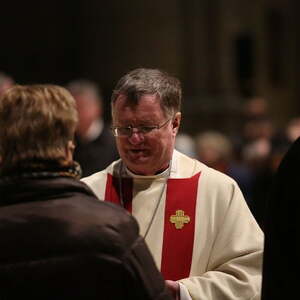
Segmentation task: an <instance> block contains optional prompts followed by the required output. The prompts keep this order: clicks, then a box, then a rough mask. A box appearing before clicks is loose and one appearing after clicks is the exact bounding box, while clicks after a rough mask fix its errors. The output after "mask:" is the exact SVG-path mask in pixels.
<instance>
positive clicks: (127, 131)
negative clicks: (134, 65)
mask: <svg viewBox="0 0 300 300" xmlns="http://www.w3.org/2000/svg"><path fill="white" fill-rule="evenodd" d="M171 119H172V118H170V119H168V120H167V121H166V122H164V123H163V124H161V125H152V126H137V127H133V126H131V125H129V126H127V127H120V126H112V127H111V130H112V132H113V135H114V136H118V137H120V136H121V137H122V136H123V137H125V136H126V137H131V136H132V134H133V130H134V129H136V132H138V133H141V134H143V135H146V134H148V133H150V132H152V131H153V130H154V129H157V130H158V129H160V128H162V127H164V126H165V125H167V124H168V123H169V122H170V121H171Z"/></svg>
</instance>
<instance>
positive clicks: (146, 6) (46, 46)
mask: <svg viewBox="0 0 300 300" xmlns="http://www.w3.org/2000/svg"><path fill="white" fill-rule="evenodd" d="M299 8H300V7H299V1H297V0H289V1H283V0H281V1H280V0H273V1H271V0H270V1H267V0H265V1H238V0H235V1H233V0H223V1H222V0H202V1H200V0H189V1H183V0H160V1H158V0H152V1H142V0H139V1H138V0H131V1H130V0H128V1H125V0H111V1H100V0H98V1H96V0H91V1H83V0H74V1H57V0H52V1H32V0H29V1H6V2H5V1H2V3H1V17H0V28H1V49H0V71H4V72H6V73H8V74H9V75H11V76H12V77H13V78H14V79H15V80H16V82H17V83H20V84H27V83H55V84H61V85H65V84H66V83H67V82H69V81H70V80H73V79H77V78H80V77H85V78H88V79H91V80H94V81H96V82H97V83H98V84H99V86H100V87H101V88H102V90H103V94H104V97H105V109H106V118H107V119H109V104H108V103H109V97H110V95H111V92H112V89H113V87H114V85H115V84H116V82H117V80H118V79H119V78H120V77H121V76H122V75H123V74H124V73H126V72H127V71H129V70H131V69H133V68H136V67H151V68H162V69H164V70H166V71H168V72H170V73H171V74H173V75H175V76H177V77H179V79H180V80H181V81H182V84H183V89H184V106H183V112H184V114H183V130H185V131H187V132H190V133H192V134H193V133H196V132H197V131H199V129H200V128H202V129H205V128H217V129H220V130H222V131H227V132H229V131H234V130H238V128H237V124H238V119H239V118H240V116H241V114H240V112H241V107H242V105H243V103H244V102H245V101H246V100H247V99H249V98H250V97H252V96H262V97H265V98H266V99H267V100H268V102H269V103H270V108H271V114H272V117H273V119H274V122H275V123H276V125H277V126H279V127H280V126H284V125H285V124H286V122H287V121H288V120H289V119H290V118H291V117H294V116H297V115H298V114H300V104H299V103H300V102H299V96H300V88H299V84H298V79H299V78H300V76H299V75H300V74H299V73H300V72H299V55H298V53H299V50H300V43H299V40H300V29H299V28H300V26H299V25H300V24H299V23H300V22H299V16H298V15H299Z"/></svg>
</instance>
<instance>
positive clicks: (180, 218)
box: [170, 209, 190, 229]
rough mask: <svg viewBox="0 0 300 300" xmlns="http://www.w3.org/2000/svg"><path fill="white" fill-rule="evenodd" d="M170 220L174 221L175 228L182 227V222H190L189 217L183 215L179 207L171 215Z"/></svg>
mask: <svg viewBox="0 0 300 300" xmlns="http://www.w3.org/2000/svg"><path fill="white" fill-rule="evenodd" d="M170 222H171V223H175V228H176V229H182V227H183V226H184V224H187V223H189V222H190V217H189V216H185V215H184V211H183V210H181V209H179V210H176V215H172V216H171V217H170Z"/></svg>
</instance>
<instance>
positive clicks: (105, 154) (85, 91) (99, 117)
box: [67, 79, 119, 176]
mask: <svg viewBox="0 0 300 300" xmlns="http://www.w3.org/2000/svg"><path fill="white" fill-rule="evenodd" d="M67 88H68V90H69V91H70V93H71V94H72V95H73V97H74V98H75V100H76V105H77V110H78V117H79V122H78V126H77V129H76V134H75V144H76V148H75V151H74V159H75V160H76V161H78V162H79V164H80V165H81V168H82V176H88V175H90V174H92V173H94V172H96V171H98V170H101V169H103V168H105V167H107V166H108V165H109V164H110V163H111V162H112V161H114V160H115V159H117V158H118V157H119V155H118V152H117V149H116V144H115V139H114V137H113V135H112V133H111V131H110V128H109V126H108V125H107V124H106V123H105V122H104V119H103V99H102V95H101V91H100V89H99V87H98V86H97V85H96V83H94V82H92V81H90V80H86V79H78V80H74V81H71V82H70V83H69V84H68V85H67Z"/></svg>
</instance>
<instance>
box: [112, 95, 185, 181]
mask: <svg viewBox="0 0 300 300" xmlns="http://www.w3.org/2000/svg"><path fill="white" fill-rule="evenodd" d="M112 116H113V126H114V128H115V131H114V132H115V135H116V142H117V147H118V151H119V154H120V157H121V158H122V160H123V162H124V163H125V165H126V166H127V168H128V169H129V170H130V171H132V172H133V173H136V174H139V175H154V174H157V173H159V172H162V171H163V170H165V169H166V168H167V167H168V166H169V163H170V160H171V158H172V153H173V150H174V144H175V137H176V134H177V131H178V128H179V124H180V117H181V115H180V113H179V112H178V113H176V114H175V115H173V116H166V115H165V113H164V111H163V110H162V108H161V106H160V99H159V98H158V96H156V95H151V94H145V95H142V96H141V97H140V98H139V101H138V103H137V104H132V103H131V102H129V101H128V99H127V97H126V96H125V95H120V96H119V97H118V98H117V99H116V102H115V103H114V105H113V107H112Z"/></svg>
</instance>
